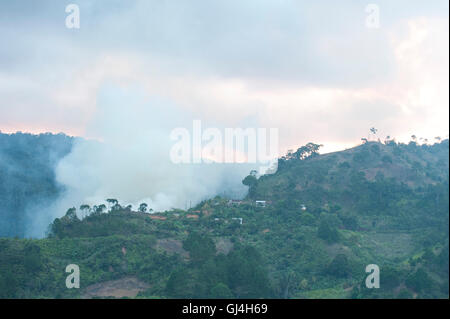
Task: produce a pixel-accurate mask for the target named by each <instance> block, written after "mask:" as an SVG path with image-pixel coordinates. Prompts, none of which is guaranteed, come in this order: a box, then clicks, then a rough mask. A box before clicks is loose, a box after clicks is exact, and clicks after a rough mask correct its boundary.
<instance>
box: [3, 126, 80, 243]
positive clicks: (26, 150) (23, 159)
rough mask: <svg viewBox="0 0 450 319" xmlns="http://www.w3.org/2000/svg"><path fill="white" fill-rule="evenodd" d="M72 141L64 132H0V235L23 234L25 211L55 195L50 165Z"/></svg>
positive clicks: (28, 218)
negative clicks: (37, 133)
mask: <svg viewBox="0 0 450 319" xmlns="http://www.w3.org/2000/svg"><path fill="white" fill-rule="evenodd" d="M72 143H73V139H72V138H71V137H68V136H66V135H64V134H57V135H54V134H50V133H46V134H39V135H33V134H25V133H16V134H2V133H1V132H0V237H13V236H18V237H23V236H25V235H26V227H27V225H28V224H29V220H30V219H31V218H33V216H32V215H28V213H29V214H32V213H33V212H32V209H33V208H36V207H38V206H45V205H48V204H49V203H50V202H51V201H52V200H54V199H55V198H56V197H57V196H58V194H59V192H60V186H58V185H57V184H56V181H55V176H54V167H55V165H56V163H57V162H58V160H59V159H61V158H62V157H63V156H65V155H66V154H68V153H69V152H70V149H71V147H72Z"/></svg>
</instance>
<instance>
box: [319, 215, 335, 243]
mask: <svg viewBox="0 0 450 319" xmlns="http://www.w3.org/2000/svg"><path fill="white" fill-rule="evenodd" d="M317 235H318V236H319V238H322V239H323V240H325V241H326V242H327V243H329V244H331V243H335V242H337V241H338V240H339V233H338V231H337V229H336V228H334V227H332V226H330V224H329V223H328V221H326V220H322V221H320V224H319V228H318V230H317Z"/></svg>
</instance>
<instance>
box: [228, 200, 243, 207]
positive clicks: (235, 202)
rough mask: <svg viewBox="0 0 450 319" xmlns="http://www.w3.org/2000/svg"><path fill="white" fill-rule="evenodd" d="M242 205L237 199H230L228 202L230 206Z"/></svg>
mask: <svg viewBox="0 0 450 319" xmlns="http://www.w3.org/2000/svg"><path fill="white" fill-rule="evenodd" d="M241 204H242V201H241V200H237V199H230V200H229V201H228V206H239V205H241Z"/></svg>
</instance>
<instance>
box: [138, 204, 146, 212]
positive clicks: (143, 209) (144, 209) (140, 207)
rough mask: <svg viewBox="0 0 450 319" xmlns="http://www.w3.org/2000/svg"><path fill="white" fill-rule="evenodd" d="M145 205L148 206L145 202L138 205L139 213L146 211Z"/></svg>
mask: <svg viewBox="0 0 450 319" xmlns="http://www.w3.org/2000/svg"><path fill="white" fill-rule="evenodd" d="M147 207H148V205H147V204H146V203H142V204H140V205H139V211H140V212H141V213H145V212H146V211H147Z"/></svg>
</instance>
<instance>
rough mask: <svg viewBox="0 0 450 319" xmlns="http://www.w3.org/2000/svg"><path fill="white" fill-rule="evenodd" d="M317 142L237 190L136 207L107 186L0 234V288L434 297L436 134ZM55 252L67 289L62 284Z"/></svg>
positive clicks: (444, 252) (442, 219)
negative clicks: (76, 273)
mask: <svg viewBox="0 0 450 319" xmlns="http://www.w3.org/2000/svg"><path fill="white" fill-rule="evenodd" d="M319 148H320V146H319V145H316V144H312V143H310V144H308V145H306V146H304V147H302V148H300V149H299V150H297V151H296V152H289V153H288V154H287V155H286V156H284V157H282V158H280V160H279V165H278V167H279V169H278V171H277V172H276V173H275V174H272V175H267V176H261V177H259V178H258V176H256V174H255V172H252V173H251V174H250V175H249V176H247V177H246V178H245V179H244V180H243V183H244V184H245V185H247V186H249V194H248V196H247V198H246V199H245V200H243V201H229V200H228V199H225V198H222V197H216V198H213V199H210V200H206V201H204V202H202V203H200V204H198V205H197V206H196V207H194V208H192V209H189V210H188V211H184V210H171V211H166V212H158V213H154V212H152V214H150V212H148V211H147V208H148V207H147V205H146V204H144V203H143V204H142V205H141V206H140V207H137V208H136V209H133V207H130V206H128V207H122V206H121V205H120V203H119V202H118V201H117V200H115V199H109V200H108V203H109V207H106V206H105V205H99V206H94V207H89V206H87V205H83V206H82V207H80V208H78V209H77V208H71V209H69V210H68V211H67V213H66V215H65V216H64V217H62V218H59V219H56V220H55V221H54V222H53V223H52V225H51V227H50V233H49V236H48V238H45V239H41V240H26V239H1V240H0V274H1V275H0V297H19V298H23V297H59V298H65V297H85V296H86V291H88V290H89V289H90V287H92V285H94V284H98V283H105V285H106V283H108V282H109V281H112V280H118V279H120V278H124V277H127V276H133V277H135V278H137V279H138V280H139V281H141V282H143V283H145V284H146V285H147V286H146V288H145V289H141V291H140V292H139V294H138V295H137V297H142V298H267V297H273V298H448V284H449V274H448V269H449V268H448V267H449V257H448V252H449V246H448V245H449V243H448V238H449V187H448V175H449V174H448V172H449V167H448V160H449V157H448V156H449V145H448V140H445V141H442V142H439V143H436V144H434V145H417V144H416V143H415V142H414V141H413V142H411V143H409V144H398V143H395V142H394V141H386V142H385V143H380V142H367V141H366V142H365V143H364V144H362V145H360V146H358V147H356V148H353V149H349V150H346V151H342V152H337V153H331V154H325V155H319V154H318V153H317V151H318V149H319ZM256 200H259V201H266V202H265V207H264V205H256ZM81 216H85V217H84V218H80V217H81ZM68 264H77V265H79V266H80V271H81V288H80V289H67V288H66V287H65V278H66V276H67V274H66V273H65V272H64V270H65V267H66V265H68ZM368 264H377V265H378V266H379V268H380V278H381V279H380V288H379V289H368V288H366V286H365V278H366V276H367V275H368V274H366V273H365V267H366V265H368Z"/></svg>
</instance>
